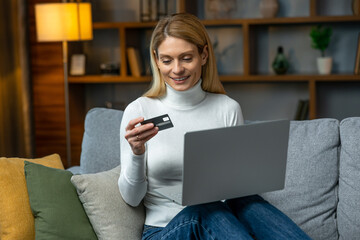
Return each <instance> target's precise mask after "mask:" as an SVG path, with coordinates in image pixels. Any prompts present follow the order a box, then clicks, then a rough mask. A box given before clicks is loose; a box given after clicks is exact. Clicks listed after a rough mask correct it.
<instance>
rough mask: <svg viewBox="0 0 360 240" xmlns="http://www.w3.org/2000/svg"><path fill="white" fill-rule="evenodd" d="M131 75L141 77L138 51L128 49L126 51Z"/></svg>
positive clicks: (132, 48) (131, 48)
mask: <svg viewBox="0 0 360 240" xmlns="http://www.w3.org/2000/svg"><path fill="white" fill-rule="evenodd" d="M126 52H127V57H128V62H129V66H130V71H131V75H132V76H134V77H140V76H141V72H142V71H141V59H140V53H139V49H137V48H134V47H128V48H127V49H126Z"/></svg>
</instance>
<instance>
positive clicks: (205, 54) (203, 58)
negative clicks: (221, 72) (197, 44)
mask: <svg viewBox="0 0 360 240" xmlns="http://www.w3.org/2000/svg"><path fill="white" fill-rule="evenodd" d="M208 57H209V52H208V45H205V46H204V48H203V51H202V53H201V65H202V66H203V65H205V63H206V62H207V59H208Z"/></svg>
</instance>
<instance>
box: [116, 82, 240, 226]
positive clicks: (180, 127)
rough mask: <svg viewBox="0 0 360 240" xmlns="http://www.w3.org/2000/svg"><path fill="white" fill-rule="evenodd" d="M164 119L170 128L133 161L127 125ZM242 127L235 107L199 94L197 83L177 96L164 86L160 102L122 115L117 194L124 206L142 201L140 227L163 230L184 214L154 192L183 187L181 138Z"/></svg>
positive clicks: (135, 105) (145, 102) (144, 100)
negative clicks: (142, 223) (139, 120)
mask: <svg viewBox="0 0 360 240" xmlns="http://www.w3.org/2000/svg"><path fill="white" fill-rule="evenodd" d="M163 114H169V117H170V119H171V121H172V122H173V124H174V127H173V128H169V129H166V130H163V131H159V132H158V134H157V135H156V136H155V137H153V138H152V139H150V140H149V141H148V142H147V144H146V152H145V153H144V154H143V155H134V154H133V152H132V150H131V147H130V145H129V143H128V142H127V140H126V139H125V137H124V135H125V127H126V126H127V125H128V123H129V121H130V120H132V119H134V118H137V117H144V118H145V119H149V118H152V117H156V116H159V115H163ZM240 124H243V116H242V112H241V108H240V106H239V104H238V103H237V102H236V101H234V100H233V99H231V98H229V97H228V96H226V95H224V94H213V93H208V92H204V91H203V90H202V88H201V80H200V81H199V82H198V83H197V84H196V85H195V86H194V87H192V88H191V89H189V90H186V91H176V90H174V89H173V88H171V87H170V86H169V85H167V90H166V94H165V96H163V97H161V98H148V97H140V98H138V99H137V100H135V101H134V102H132V103H131V104H129V106H128V107H127V108H126V109H125V111H124V115H123V118H122V123H121V129H120V145H121V173H120V178H119V181H118V185H119V189H120V193H121V195H122V197H123V199H124V200H125V202H127V203H128V204H129V205H132V206H137V205H138V204H139V203H140V202H141V200H143V199H144V205H145V208H146V220H145V224H147V225H151V226H158V227H164V226H166V224H167V223H168V222H169V221H170V220H171V219H172V218H173V217H174V216H175V215H176V214H177V213H178V212H180V211H181V210H182V209H183V206H181V205H178V204H176V203H174V202H172V201H171V200H168V199H166V198H164V197H162V196H160V195H159V194H157V193H156V192H154V189H156V188H159V187H163V186H170V185H175V184H179V183H181V181H182V164H183V149H184V133H185V132H190V131H196V130H203V129H210V128H219V127H228V126H235V125H240Z"/></svg>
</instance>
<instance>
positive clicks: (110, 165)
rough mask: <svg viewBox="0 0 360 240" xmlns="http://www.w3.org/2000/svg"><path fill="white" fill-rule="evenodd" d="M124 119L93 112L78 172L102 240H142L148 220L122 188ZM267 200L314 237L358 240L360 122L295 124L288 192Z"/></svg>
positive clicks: (82, 197)
mask: <svg viewBox="0 0 360 240" xmlns="http://www.w3.org/2000/svg"><path fill="white" fill-rule="evenodd" d="M121 117H122V111H118V110H111V109H104V108H94V109H92V110H90V111H89V112H88V113H87V116H86V120H85V132H84V138H83V144H82V154H81V164H80V167H79V168H78V169H74V168H73V169H72V171H79V173H80V175H74V176H73V177H72V179H71V181H72V183H73V184H74V186H75V187H76V189H77V193H78V195H79V198H80V200H81V202H82V203H83V206H84V209H85V211H86V213H87V215H88V217H89V219H90V222H91V223H92V226H93V228H94V230H95V232H96V233H97V236H98V238H99V239H140V237H141V231H142V226H143V222H144V217H145V215H144V208H143V206H142V205H141V206H139V207H137V208H132V207H130V206H128V205H126V204H125V203H124V202H123V200H122V198H121V196H120V194H119V192H118V189H117V178H118V176H119V172H120V166H119V163H120V157H119V153H120V148H119V146H120V145H119V128H120V122H121ZM274 140H276V136H274ZM262 196H263V197H264V198H265V199H267V200H268V201H269V202H271V203H272V204H274V205H275V206H276V207H278V208H279V209H280V210H282V211H283V212H285V213H286V214H287V215H288V216H289V217H290V218H292V219H293V220H294V221H295V222H296V223H297V224H298V225H299V226H300V227H301V228H302V229H303V230H304V231H305V232H307V233H308V234H309V235H310V236H311V237H312V238H313V239H327V240H329V239H347V240H350V239H360V117H354V118H348V119H344V120H343V121H341V122H339V121H338V120H336V119H317V120H309V121H292V122H291V124H290V139H289V149H288V163H287V173H286V183H285V189H283V190H281V191H276V192H271V193H265V194H263V195H262Z"/></svg>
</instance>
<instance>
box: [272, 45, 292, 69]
mask: <svg viewBox="0 0 360 240" xmlns="http://www.w3.org/2000/svg"><path fill="white" fill-rule="evenodd" d="M272 68H273V70H274V72H275V73H276V74H285V73H286V72H287V70H288V69H289V62H288V60H287V59H286V57H285V55H284V50H283V47H281V46H279V47H278V50H277V54H276V56H275V59H274V61H273V63H272Z"/></svg>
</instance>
